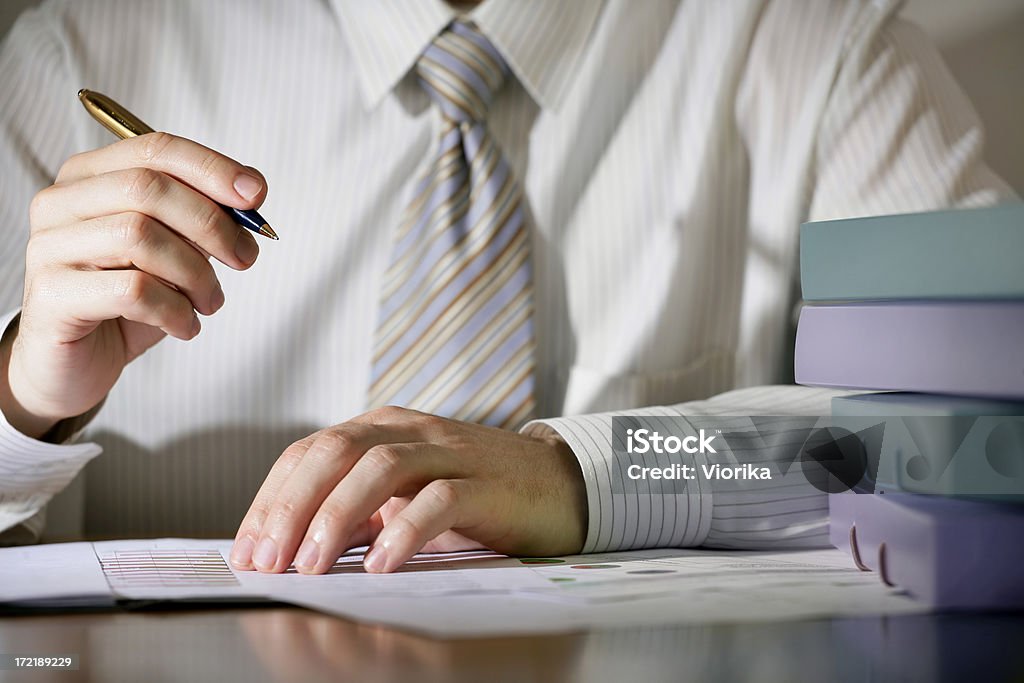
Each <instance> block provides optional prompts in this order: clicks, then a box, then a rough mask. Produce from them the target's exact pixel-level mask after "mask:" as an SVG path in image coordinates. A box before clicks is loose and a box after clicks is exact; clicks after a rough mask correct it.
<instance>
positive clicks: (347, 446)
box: [314, 428, 357, 457]
mask: <svg viewBox="0 0 1024 683" xmlns="http://www.w3.org/2000/svg"><path fill="white" fill-rule="evenodd" d="M356 443H357V442H356V438H355V436H354V435H353V434H352V433H351V432H349V431H348V430H346V429H343V428H334V429H328V430H326V431H324V432H323V433H322V434H321V435H320V437H319V438H318V439H317V440H316V442H315V443H314V447H315V450H316V451H317V453H319V454H321V455H328V456H332V457H333V456H336V455H340V454H342V453H348V452H351V451H352V450H354V449H355V448H356Z"/></svg>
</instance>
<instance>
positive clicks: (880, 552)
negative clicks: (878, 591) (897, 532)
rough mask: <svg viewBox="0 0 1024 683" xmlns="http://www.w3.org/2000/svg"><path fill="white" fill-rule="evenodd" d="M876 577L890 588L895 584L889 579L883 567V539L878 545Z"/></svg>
mask: <svg viewBox="0 0 1024 683" xmlns="http://www.w3.org/2000/svg"><path fill="white" fill-rule="evenodd" d="M878 578H880V579H882V583H884V584H885V585H886V586H889V587H890V588H892V587H893V586H895V585H896V584H894V583H893V582H892V581H890V580H889V574H888V572H887V571H886V569H885V542H884V541H883V542H882V544H881V545H880V546H878Z"/></svg>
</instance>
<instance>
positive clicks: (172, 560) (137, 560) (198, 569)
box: [97, 548, 239, 593]
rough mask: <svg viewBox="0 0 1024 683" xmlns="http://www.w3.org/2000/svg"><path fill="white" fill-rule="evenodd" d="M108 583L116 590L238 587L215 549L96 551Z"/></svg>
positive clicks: (236, 580)
mask: <svg viewBox="0 0 1024 683" xmlns="http://www.w3.org/2000/svg"><path fill="white" fill-rule="evenodd" d="M97 557H98V558H99V561H100V567H102V569H103V575H104V576H106V578H107V583H109V584H110V587H111V589H113V590H114V591H115V592H117V593H121V592H123V591H125V590H132V589H142V588H186V587H192V588H195V587H211V588H215V587H225V586H238V585H239V583H238V579H237V578H235V575H234V573H233V572H232V571H231V569H230V568H229V567H228V565H227V563H226V562H225V561H224V558H223V556H221V554H220V552H218V551H217V550H214V549H187V548H169V549H153V548H150V549H141V548H140V549H134V550H123V549H113V550H106V551H99V552H97Z"/></svg>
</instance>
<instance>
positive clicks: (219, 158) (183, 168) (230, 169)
mask: <svg viewBox="0 0 1024 683" xmlns="http://www.w3.org/2000/svg"><path fill="white" fill-rule="evenodd" d="M126 168H150V169H153V170H154V171H161V172H163V173H166V174H168V175H170V176H173V177H175V178H177V179H178V180H180V181H182V182H183V183H185V184H187V185H190V186H192V187H193V188H195V189H196V190H198V191H199V192H202V193H203V194H205V195H206V196H207V197H210V198H211V199H213V200H214V201H217V202H219V203H221V204H224V205H226V206H231V207H234V208H236V209H254V208H256V207H258V206H259V205H260V204H262V203H263V200H264V199H266V196H267V181H266V179H265V178H264V177H263V175H262V174H261V173H260V172H259V171H257V170H256V169H254V168H251V167H249V166H244V165H243V164H241V163H239V162H237V161H235V160H234V159H232V158H231V157H228V156H225V155H223V154H221V153H220V152H217V151H215V150H212V149H210V148H209V147H206V146H204V145H201V144H199V143H198V142H194V141H192V140H188V139H186V138H181V137H178V136H176V135H171V134H170V133H147V134H146V135H140V136H138V137H135V138H128V139H127V140H121V141H119V142H115V143H113V144H111V145H107V146H106V147H100V148H99V149H94V150H90V151H88V152H82V153H80V154H76V155H74V156H72V157H71V158H70V159H68V160H67V161H66V162H64V165H63V166H62V167H61V169H60V171H59V172H58V173H57V180H56V182H57V183H58V184H60V183H68V182H74V181H76V180H82V179H83V178H89V177H92V176H96V175H100V174H103V173H110V172H112V171H118V170H121V169H126Z"/></svg>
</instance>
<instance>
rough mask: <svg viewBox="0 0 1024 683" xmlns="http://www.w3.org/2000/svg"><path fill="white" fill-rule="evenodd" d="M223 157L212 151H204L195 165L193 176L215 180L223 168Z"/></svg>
mask: <svg viewBox="0 0 1024 683" xmlns="http://www.w3.org/2000/svg"><path fill="white" fill-rule="evenodd" d="M224 161H225V160H224V157H222V156H221V155H220V154H217V153H216V152H214V151H213V150H205V151H204V152H203V153H202V154H201V155H200V156H199V159H198V160H197V161H196V163H195V174H196V175H197V176H198V177H200V178H215V177H217V176H218V175H220V173H221V172H222V169H223V168H224Z"/></svg>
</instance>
